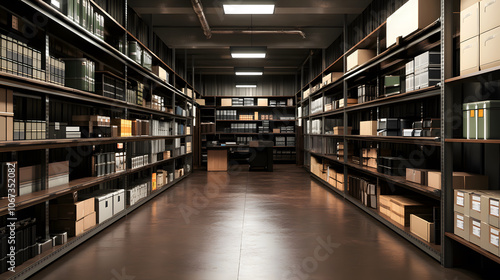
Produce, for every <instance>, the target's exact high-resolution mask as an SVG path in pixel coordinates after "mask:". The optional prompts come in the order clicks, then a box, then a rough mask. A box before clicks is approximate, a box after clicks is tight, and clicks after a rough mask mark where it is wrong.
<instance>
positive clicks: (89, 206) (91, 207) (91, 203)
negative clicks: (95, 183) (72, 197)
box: [82, 197, 95, 216]
mask: <svg viewBox="0 0 500 280" xmlns="http://www.w3.org/2000/svg"><path fill="white" fill-rule="evenodd" d="M82 202H83V203H84V207H85V216H87V215H89V213H92V212H94V211H95V199H94V198H93V197H92V198H89V199H86V200H84V201H82Z"/></svg>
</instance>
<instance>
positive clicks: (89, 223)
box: [83, 212, 96, 231]
mask: <svg viewBox="0 0 500 280" xmlns="http://www.w3.org/2000/svg"><path fill="white" fill-rule="evenodd" d="M95 225H96V213H95V212H92V213H90V214H89V215H87V216H85V218H83V230H84V231H86V230H89V229H90V228H92V227H93V226H95Z"/></svg>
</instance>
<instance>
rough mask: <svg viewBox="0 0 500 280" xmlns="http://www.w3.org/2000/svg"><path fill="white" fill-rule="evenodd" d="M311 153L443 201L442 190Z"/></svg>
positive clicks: (331, 157)
mask: <svg viewBox="0 0 500 280" xmlns="http://www.w3.org/2000/svg"><path fill="white" fill-rule="evenodd" d="M310 153H311V154H312V155H315V156H319V157H323V158H325V159H328V160H331V161H335V162H337V163H340V164H345V165H347V166H348V167H350V168H353V169H356V170H358V171H361V172H363V173H366V174H369V175H372V176H376V177H379V178H381V179H385V180H387V181H389V182H392V183H395V184H397V185H399V186H402V187H404V188H407V189H410V190H413V191H416V192H418V193H421V194H423V195H425V196H427V197H431V198H433V199H438V200H439V199H441V191H440V190H437V189H434V188H431V187H428V186H424V185H420V184H416V183H413V182H410V181H406V178H405V177H404V176H391V175H386V174H382V173H379V172H378V171H377V169H376V168H371V167H367V166H361V165H359V164H354V163H350V162H348V163H344V162H343V160H342V161H341V160H338V159H337V158H336V156H334V155H325V154H320V153H315V152H310Z"/></svg>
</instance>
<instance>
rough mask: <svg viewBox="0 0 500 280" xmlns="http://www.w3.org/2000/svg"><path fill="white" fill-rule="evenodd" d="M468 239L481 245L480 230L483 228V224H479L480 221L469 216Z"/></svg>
mask: <svg viewBox="0 0 500 280" xmlns="http://www.w3.org/2000/svg"><path fill="white" fill-rule="evenodd" d="M469 219H470V221H469V241H470V242H471V243H473V244H476V245H477V246H481V243H482V241H481V232H482V231H483V230H486V229H483V226H482V225H481V221H480V220H478V219H474V218H472V217H469Z"/></svg>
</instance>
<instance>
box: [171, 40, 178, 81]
mask: <svg viewBox="0 0 500 280" xmlns="http://www.w3.org/2000/svg"><path fill="white" fill-rule="evenodd" d="M172 70H174V73H172V80H173V81H172V86H173V87H174V88H175V84H176V83H175V81H176V80H177V79H176V77H175V48H172Z"/></svg>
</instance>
